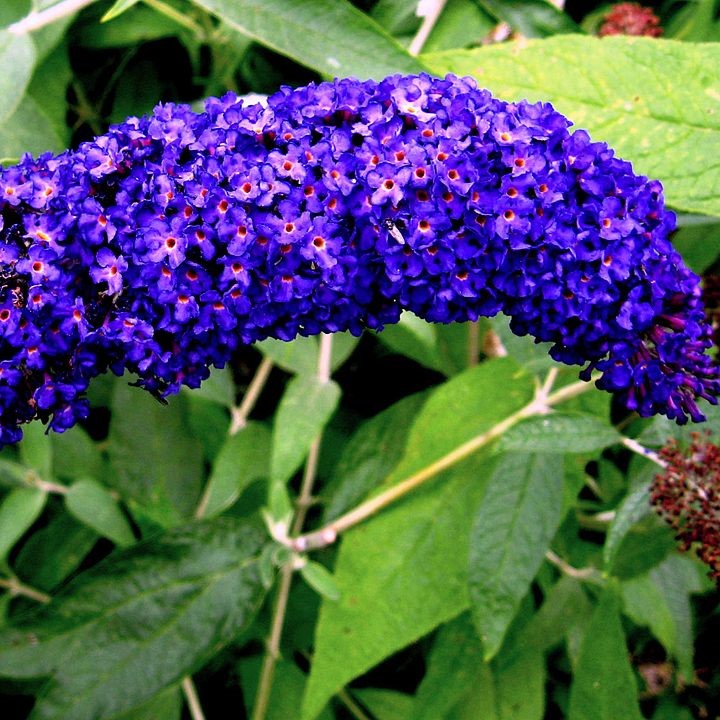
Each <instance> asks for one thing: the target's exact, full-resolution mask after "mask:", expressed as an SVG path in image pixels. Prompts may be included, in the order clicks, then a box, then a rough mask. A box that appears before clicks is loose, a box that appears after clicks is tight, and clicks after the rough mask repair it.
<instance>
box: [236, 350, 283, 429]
mask: <svg viewBox="0 0 720 720" xmlns="http://www.w3.org/2000/svg"><path fill="white" fill-rule="evenodd" d="M272 367H273V361H272V360H271V359H270V358H268V357H264V358H263V359H262V362H261V363H260V365H258V369H257V370H256V371H255V375H254V377H253V379H252V380H251V381H250V384H249V385H248V389H247V390H246V391H245V395H243V399H242V402H241V403H240V405H239V406H238V407H234V408H233V409H232V411H231V412H232V422H231V423H230V429H229V430H228V433H229V434H230V435H235V434H236V433H238V432H239V431H240V430H242V429H243V428H244V427H245V426H246V425H247V419H248V416H249V415H250V413H251V412H252V411H253V408H254V407H255V403H256V402H257V401H258V398H259V397H260V393H261V392H262V391H263V388H264V387H265V383H266V382H267V379H268V377H269V376H270V371H271V370H272Z"/></svg>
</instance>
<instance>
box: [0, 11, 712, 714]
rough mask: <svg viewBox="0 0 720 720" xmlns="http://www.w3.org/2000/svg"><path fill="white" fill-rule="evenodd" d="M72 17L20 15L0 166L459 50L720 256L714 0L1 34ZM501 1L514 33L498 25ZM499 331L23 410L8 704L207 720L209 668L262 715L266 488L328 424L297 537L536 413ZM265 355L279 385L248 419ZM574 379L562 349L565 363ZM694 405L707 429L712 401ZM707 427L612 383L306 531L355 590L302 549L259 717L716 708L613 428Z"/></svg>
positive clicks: (219, 701)
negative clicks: (345, 516) (252, 97)
mask: <svg viewBox="0 0 720 720" xmlns="http://www.w3.org/2000/svg"><path fill="white" fill-rule="evenodd" d="M53 5H58V3H54V2H52V0H36V2H34V3H31V2H30V0H5V2H4V3H3V4H2V5H0V26H5V27H8V28H10V29H9V30H3V31H1V32H0V57H2V60H3V62H2V65H3V69H4V70H3V74H2V75H1V76H0V90H1V92H0V96H1V97H2V98H3V103H2V107H0V157H2V158H3V159H4V162H5V163H11V162H12V161H13V160H14V159H17V158H19V157H20V155H21V154H22V153H24V152H32V153H39V152H42V151H46V150H54V151H58V150H60V149H62V148H64V147H66V146H69V145H74V144H77V143H78V142H80V141H82V140H83V139H86V138H88V137H92V136H93V135H94V134H97V133H101V132H102V131H103V130H104V128H106V127H107V125H108V124H109V123H111V122H113V121H119V120H121V119H122V118H124V117H126V116H128V115H131V114H141V113H144V112H148V111H150V110H151V109H152V107H153V106H154V105H155V104H156V103H157V102H158V101H159V100H164V101H186V102H191V103H195V102H198V101H199V99H201V98H202V97H205V96H207V95H212V94H219V93H222V92H224V91H225V90H227V89H232V90H235V91H237V92H240V93H247V92H255V93H269V92H272V91H273V90H274V89H275V88H277V87H278V85H280V84H284V83H289V84H303V83H305V82H308V81H310V80H317V79H320V78H322V77H331V76H335V75H358V76H360V77H375V78H379V77H382V76H384V75H387V74H390V73H393V72H416V71H419V70H423V69H425V70H428V71H431V72H434V73H445V72H448V71H452V72H456V73H461V74H472V75H475V76H476V77H477V78H478V79H479V80H480V82H481V83H482V84H485V85H486V86H487V87H489V88H490V89H491V90H493V91H494V92H495V93H496V94H497V95H498V96H500V97H503V98H506V99H513V98H521V97H527V98H530V99H544V100H550V101H552V102H553V103H555V104H556V106H557V108H558V109H559V110H561V111H562V112H564V113H565V114H567V115H568V116H569V117H571V118H573V119H574V121H575V122H576V123H577V124H578V125H580V126H583V127H587V128H588V129H589V130H590V131H591V133H592V134H593V136H594V137H595V138H597V139H602V140H606V141H608V142H609V143H610V144H611V145H612V146H613V147H615V148H617V150H618V153H619V154H620V155H622V156H623V157H625V158H627V159H630V160H632V161H633V163H634V165H635V167H636V169H637V170H638V171H639V172H642V173H646V174H649V175H651V176H654V177H658V178H659V179H661V180H662V181H663V183H664V185H665V187H666V192H667V198H668V201H669V203H670V204H671V205H672V207H673V208H675V209H676V210H677V211H678V212H679V213H680V215H679V219H680V226H681V229H680V230H679V232H678V233H677V235H676V238H675V242H676V244H677V245H678V247H679V248H680V249H681V250H682V251H683V253H684V255H685V257H686V258H687V260H688V262H689V263H690V265H691V266H692V267H693V269H694V270H696V271H697V272H705V271H710V270H712V269H713V267H714V268H715V269H717V266H716V263H717V256H718V252H719V251H720V162H719V161H718V160H717V158H718V157H720V72H719V71H718V68H720V50H719V49H718V47H719V46H718V45H717V44H715V42H716V41H718V40H720V19H718V7H717V5H718V3H716V2H714V0H710V1H707V0H696V1H694V2H667V3H664V4H661V5H658V6H657V8H656V9H657V11H658V12H659V13H660V16H661V18H662V20H663V25H664V27H665V37H666V38H667V39H663V40H655V39H649V38H639V39H630V38H624V37H615V38H609V39H603V40H599V39H597V38H595V37H593V36H592V33H593V31H594V30H595V29H596V27H597V25H598V22H599V18H600V17H601V15H602V12H603V11H604V6H591V5H589V4H587V3H583V4H579V3H577V4H572V3H568V8H567V11H566V12H563V11H560V10H557V9H556V8H555V7H553V6H552V5H550V4H549V3H546V2H544V0H535V1H534V2H513V1H512V0H504V1H503V0H498V1H497V2H496V1H492V2H473V1H470V0H449V1H448V2H447V4H446V6H445V8H444V10H443V12H442V14H441V15H440V17H439V20H438V22H437V23H436V25H435V27H434V29H433V31H432V33H431V34H430V36H429V38H428V40H427V42H426V43H425V45H424V48H423V53H422V55H421V56H420V57H417V58H416V57H413V56H411V55H410V54H409V53H408V52H407V50H406V47H407V45H408V43H409V42H410V40H411V39H412V38H413V36H414V35H415V33H416V32H417V30H418V27H419V24H420V20H419V19H418V18H417V17H416V15H415V9H416V3H415V2H412V1H409V0H408V1H406V0H378V1H377V2H372V1H369V0H366V1H362V2H356V3H354V4H350V3H349V2H346V1H345V0H312V1H310V0H196V1H195V2H193V3H191V2H189V1H187V0H141V1H134V0H120V1H119V2H116V3H114V4H113V3H111V2H100V1H98V2H94V3H89V4H88V6H87V7H86V8H85V9H83V10H82V11H81V12H78V13H71V14H68V15H65V16H63V17H61V18H60V19H58V20H57V21H56V22H53V23H51V24H48V25H45V26H44V27H42V28H41V29H39V30H37V31H34V32H32V33H31V34H26V33H21V34H16V33H14V32H12V24H13V23H14V22H16V21H18V20H20V19H22V18H23V17H25V16H26V15H27V14H28V13H29V12H30V11H31V10H34V11H42V10H43V9H47V8H48V7H51V6H53ZM501 21H503V22H506V23H508V25H509V26H510V27H511V29H512V30H514V31H516V32H517V33H518V34H519V35H521V36H522V39H520V40H519V41H515V42H509V43H499V44H488V43H487V39H488V38H489V36H490V34H491V33H492V32H493V30H494V29H495V28H496V27H497V25H498V23H499V22H501ZM199 107H200V105H198V108H199ZM490 331H492V332H493V333H495V335H496V336H497V337H499V339H500V340H501V342H502V343H503V345H504V346H505V348H506V349H507V351H508V356H507V357H505V358H491V357H489V356H490V355H491V354H492V353H490V352H486V353H485V354H481V356H480V359H481V362H480V363H479V364H478V365H475V364H474V359H475V358H473V362H469V360H468V357H469V355H468V344H469V342H471V338H472V333H473V332H474V331H471V330H470V329H469V328H468V327H466V326H430V325H426V324H425V323H423V322H421V321H419V320H417V318H414V317H412V316H410V315H406V316H405V317H404V318H403V321H402V322H401V323H400V324H399V325H398V326H395V327H392V328H388V329H387V330H386V331H385V332H383V333H382V334H379V335H378V334H373V333H366V334H365V335H364V336H363V337H362V338H361V339H356V338H352V337H349V336H344V335H338V336H336V337H335V338H334V344H333V359H332V371H333V380H332V381H327V380H326V379H323V378H322V377H319V376H318V369H317V367H318V347H319V346H318V342H317V340H316V339H314V338H312V339H303V340H298V341H295V342H293V343H289V344H286V343H281V342H274V341H268V342H265V343H261V344H260V346H259V347H257V348H247V349H245V350H244V351H243V352H242V353H240V354H238V356H237V357H236V358H235V360H234V362H233V364H232V367H229V368H226V369H225V370H223V371H219V372H216V373H214V375H213V377H212V378H211V380H210V381H209V382H208V383H207V384H206V385H205V386H204V387H203V388H202V389H200V390H198V391H192V392H187V393H185V392H183V393H182V394H181V395H180V396H178V397H177V398H175V399H173V400H172V401H171V403H170V405H169V406H168V407H164V406H161V405H160V404H158V403H156V402H155V401H154V400H153V399H152V398H151V397H149V396H146V395H144V394H142V393H140V392H139V391H138V390H136V389H134V388H129V387H128V385H127V379H117V378H110V377H106V378H101V379H99V381H98V382H96V383H95V385H94V386H93V387H92V393H91V400H92V404H93V411H92V414H91V417H90V420H89V421H88V422H87V423H86V424H85V426H84V427H82V428H81V427H78V428H75V429H73V430H72V431H70V432H68V433H66V434H64V435H51V436H45V434H44V429H43V428H42V427H39V426H29V427H27V429H26V438H25V439H24V440H23V442H22V443H21V444H20V445H19V446H18V447H17V448H11V449H6V450H4V451H3V452H2V454H0V590H3V591H4V592H2V593H1V594H0V627H1V628H2V630H1V631H0V694H2V700H1V701H0V702H1V703H2V704H1V705H0V707H2V715H3V718H8V719H10V718H25V717H28V716H29V717H32V718H35V719H39V718H42V719H49V718H55V719H61V718H72V719H73V720H83V719H87V720H90V719H91V718H114V720H120V719H121V718H122V720H142V719H144V718H163V719H166V718H167V720H175V719H176V718H181V717H190V713H191V712H192V713H193V717H195V718H197V717H199V715H198V714H197V713H198V710H197V709H191V703H189V702H186V699H187V697H188V692H189V691H188V688H189V686H190V684H189V682H188V680H186V679H185V678H188V677H190V676H194V683H195V686H196V687H197V691H198V693H199V698H200V703H201V705H202V707H203V709H204V712H205V715H206V716H207V717H208V718H221V717H228V716H232V717H238V718H242V717H244V716H245V713H247V714H248V716H250V713H251V712H252V707H253V701H254V698H255V695H256V686H257V681H258V675H259V673H260V665H261V661H262V656H263V651H264V643H265V639H266V637H267V636H268V632H269V627H270V623H271V617H272V613H273V597H274V594H275V593H276V588H277V582H275V583H274V584H273V579H272V577H273V561H275V565H277V564H282V563H283V562H284V561H286V560H287V558H286V557H283V556H282V553H278V552H277V551H276V549H274V548H273V545H272V544H271V543H270V541H269V539H268V537H267V532H266V531H265V530H264V529H263V526H262V523H261V521H260V509H261V508H262V507H264V506H267V505H269V507H270V512H271V513H272V514H274V515H275V516H276V517H277V515H278V514H279V513H281V510H280V509H278V506H279V505H281V504H282V502H283V500H284V488H285V487H287V488H288V489H289V497H291V498H292V497H294V496H295V495H296V493H297V492H298V488H299V482H300V477H301V475H302V472H303V470H302V468H303V464H304V463H305V462H306V459H307V458H308V456H310V457H313V453H314V450H313V449H312V448H313V445H314V444H317V441H318V439H319V438H320V437H321V438H322V440H321V443H320V445H319V447H320V448H321V450H320V455H319V466H318V468H317V482H316V492H315V494H316V495H317V500H318V502H317V504H316V505H314V506H313V507H312V508H311V509H310V512H309V516H308V522H307V525H306V527H308V528H312V527H319V526H320V525H322V524H323V523H324V522H327V521H329V520H331V519H333V518H336V517H338V516H340V515H342V513H343V512H345V511H347V510H348V509H350V508H351V507H353V506H354V505H357V504H358V503H359V502H360V501H362V499H363V498H365V497H366V496H367V495H368V494H372V493H373V492H376V491H377V489H378V488H379V487H385V486H391V485H392V484H393V483H396V482H398V481H400V480H402V479H403V478H404V477H407V476H408V475H410V474H412V473H413V472H415V471H416V470H420V469H422V468H424V467H426V466H428V465H429V464H431V463H432V462H433V461H435V460H437V458H438V457H440V456H442V455H444V454H445V453H446V452H448V451H450V450H452V449H453V448H455V447H457V446H459V445H461V444H462V443H463V442H465V441H466V440H468V439H471V438H473V437H477V436H478V435H479V434H482V433H483V432H484V431H485V430H487V429H488V428H490V427H492V426H494V425H495V424H497V423H498V422H500V421H502V420H503V419H504V418H505V417H507V416H508V415H510V414H512V413H513V412H516V411H517V410H518V409H519V408H520V407H522V406H523V405H524V404H525V403H526V402H528V401H529V400H530V399H531V398H532V395H533V389H534V387H536V385H537V384H538V383H542V382H543V380H544V378H545V377H546V376H547V372H548V371H549V369H550V368H551V367H552V363H551V361H550V360H549V358H548V357H547V356H546V354H545V352H544V349H543V348H542V347H537V346H534V345H533V344H532V343H529V342H526V340H524V339H520V338H515V337H513V336H512V335H510V334H509V333H508V330H507V327H506V324H505V322H504V320H503V319H502V318H500V319H493V320H491V321H484V322H483V323H482V324H481V326H480V332H481V336H482V335H487V334H488V333H489V332H490ZM485 350H486V351H487V350H488V347H487V346H485ZM469 365H472V367H469ZM258 370H259V372H260V373H261V374H262V373H267V372H269V377H268V378H267V381H266V382H265V383H264V384H263V385H262V391H261V394H260V396H259V399H258V401H257V403H256V404H254V405H253V407H252V408H248V407H247V405H243V398H244V397H245V393H246V391H247V389H248V386H251V387H257V386H258V385H259V384H260V383H257V384H256V385H254V386H253V378H257V377H258V375H257V374H256V373H257V372H258ZM574 379H575V377H574V371H573V370H572V369H569V368H561V369H560V373H559V376H558V378H557V381H556V383H557V386H563V385H566V384H568V383H571V382H573V380H574ZM248 410H251V412H250V414H249V415H248V413H247V411H248ZM707 427H708V429H709V430H710V431H711V432H712V433H713V434H714V437H715V439H716V440H717V438H718V434H720V413H718V412H716V411H715V410H711V412H710V413H709V423H708V426H707ZM688 433H689V430H688V429H680V428H678V427H676V426H674V425H672V424H671V423H668V422H665V421H664V420H663V419H655V420H639V419H637V418H635V417H632V416H630V417H628V416H626V415H623V414H622V413H621V412H619V411H618V409H617V408H614V407H613V406H612V404H611V401H610V397H609V396H607V395H606V394H603V393H599V392H597V391H591V392H590V393H587V394H584V395H582V396H580V397H578V398H575V399H573V400H571V401H569V402H566V403H564V404H562V405H561V406H559V407H558V408H557V409H556V411H555V412H554V413H552V414H550V415H547V416H543V417H541V418H540V417H535V418H530V419H529V420H526V421H524V423H523V424H521V425H518V426H516V427H515V428H513V429H511V430H509V431H508V432H507V433H505V434H504V435H503V436H502V437H501V439H500V440H499V441H497V442H496V443H494V444H493V445H491V446H489V447H486V448H484V449H483V450H481V451H479V452H477V453H475V454H473V455H472V456H470V457H469V458H467V459H465V460H463V461H462V462H459V463H457V464H455V465H453V466H452V467H451V468H450V469H447V470H445V471H444V472H443V473H441V475H440V476H439V477H437V478H436V479H434V480H433V481H432V482H431V483H429V484H427V485H426V486H424V487H423V488H422V489H420V490H419V491H417V492H415V493H414V494H412V495H410V496H408V497H407V498H405V499H403V500H402V501H400V502H398V503H397V504H395V505H393V506H392V507H390V508H388V509H386V510H385V511H383V512H382V513H381V514H379V515H378V516H376V517H375V518H373V519H371V520H369V521H367V522H365V523H363V524H361V525H360V526H358V527H357V528H354V529H352V530H351V531H349V532H347V534H346V535H344V536H343V538H342V542H341V544H340V547H339V549H338V548H337V547H331V548H328V549H326V550H322V551H320V552H318V553H314V554H313V559H314V560H315V561H317V563H319V564H321V565H322V566H323V567H325V568H328V569H330V570H332V572H333V574H334V579H333V580H330V579H329V578H328V577H326V575H325V574H323V572H322V570H321V569H319V568H318V565H311V566H309V567H310V569H307V568H306V569H305V572H304V573H303V575H304V579H305V580H307V581H308V582H309V583H310V584H312V585H314V586H316V589H313V588H312V587H311V586H310V584H308V583H307V582H303V580H301V579H300V578H299V577H298V578H295V580H294V582H293V584H292V589H291V592H290V596H289V605H288V609H287V616H286V622H285V630H284V632H283V634H282V638H281V643H280V649H281V658H280V659H279V662H278V664H277V670H276V676H275V684H274V688H273V693H272V696H271V700H270V706H269V709H268V713H267V717H271V718H276V719H278V720H280V719H290V718H300V717H302V718H303V720H311V718H315V717H321V718H323V720H327V719H328V718H332V717H337V718H352V717H355V718H376V720H421V719H422V718H424V719H425V720H441V719H442V718H447V719H448V720H461V719H464V718H482V719H485V718H488V719H489V720H495V719H497V720H505V719H507V720H510V719H512V720H534V719H537V720H540V719H541V718H560V717H569V718H570V719H571V720H600V719H605V718H607V719H608V720H610V718H612V719H613V720H616V719H617V718H628V719H632V718H640V717H647V718H653V719H654V720H670V719H675V718H677V719H678V720H689V719H690V718H705V717H717V716H718V714H719V713H720V704H719V703H718V692H719V690H720V667H719V663H718V651H717V648H716V642H715V640H714V638H717V633H718V631H719V630H720V614H719V611H718V607H719V602H718V599H719V598H718V594H717V592H716V591H715V590H714V588H713V586H712V584H711V583H710V582H709V581H708V580H707V578H706V577H705V568H703V567H702V566H701V565H700V564H699V563H698V562H697V561H696V560H695V559H694V558H692V557H690V556H687V555H680V554H679V553H678V552H677V551H676V549H675V543H674V540H673V537H672V532H671V531H670V530H669V529H668V528H666V527H665V526H663V525H662V523H661V522H660V521H659V520H658V519H657V518H656V517H655V516H654V514H653V513H652V511H651V509H650V507H649V504H648V502H647V493H648V491H647V488H648V483H649V481H650V479H651V478H652V476H653V474H654V473H655V471H656V470H657V468H656V467H655V466H653V464H652V463H651V462H650V461H649V460H647V459H646V458H643V457H640V456H638V455H637V454H633V453H632V452H631V451H630V450H629V449H628V447H627V444H623V442H622V441H623V438H633V439H637V440H639V441H640V442H642V443H643V444H645V445H647V446H650V447H654V448H657V447H659V446H661V445H662V444H664V443H665V442H666V441H667V439H668V438H669V437H670V436H674V437H678V438H680V439H682V440H687V439H688V436H689V435H688ZM269 488H272V489H273V491H272V492H271V493H269ZM269 495H270V499H269V500H268V496H269ZM317 589H319V590H320V592H321V593H322V594H324V595H325V596H326V597H322V595H319V594H318V593H317V592H316V590H317ZM336 590H337V591H338V593H339V599H338V598H337V597H333V598H330V597H327V595H333V596H334V595H335V591H336ZM51 596H52V598H53V600H52V602H48V601H49V600H50V597H51ZM184 679H185V680H184ZM256 713H257V710H256Z"/></svg>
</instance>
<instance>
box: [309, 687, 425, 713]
mask: <svg viewBox="0 0 720 720" xmlns="http://www.w3.org/2000/svg"><path fill="white" fill-rule="evenodd" d="M353 695H354V696H355V697H356V698H358V700H360V702H362V704H363V705H364V706H365V707H366V708H367V709H368V710H369V711H370V712H371V713H372V714H373V717H375V718H377V720H407V718H408V717H410V712H411V710H412V707H413V698H412V696H410V695H407V694H406V693H401V692H396V691H395V690H378V689H377V688H364V689H362V690H353ZM321 717H322V716H321Z"/></svg>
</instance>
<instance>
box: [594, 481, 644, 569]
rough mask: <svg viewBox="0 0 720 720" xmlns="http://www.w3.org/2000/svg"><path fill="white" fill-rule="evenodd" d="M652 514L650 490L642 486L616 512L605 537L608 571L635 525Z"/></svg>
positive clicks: (605, 561) (606, 567)
mask: <svg viewBox="0 0 720 720" xmlns="http://www.w3.org/2000/svg"><path fill="white" fill-rule="evenodd" d="M651 514H652V507H651V505H650V488H649V486H648V485H647V484H643V485H640V486H639V487H636V488H635V489H634V490H632V491H631V492H630V493H628V495H627V496H626V497H625V499H624V500H623V501H622V502H621V503H620V505H619V506H618V509H617V510H616V511H615V517H614V518H613V519H612V522H611V523H610V526H609V527H608V531H607V535H606V536H605V546H604V547H603V562H604V564H605V569H606V570H609V569H610V568H611V567H612V566H613V563H614V562H615V557H616V555H617V551H618V549H619V548H620V545H621V544H622V541H623V540H624V539H625V536H626V535H627V534H628V532H629V531H630V529H631V528H632V527H633V525H635V524H636V523H638V522H639V521H640V520H643V519H644V518H646V517H648V516H649V515H651Z"/></svg>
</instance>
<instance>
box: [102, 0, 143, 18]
mask: <svg viewBox="0 0 720 720" xmlns="http://www.w3.org/2000/svg"><path fill="white" fill-rule="evenodd" d="M138 2H140V0H115V2H114V3H113V4H112V7H111V8H110V9H109V10H108V11H107V12H106V13H105V14H104V15H103V16H102V18H100V22H103V23H104V22H108V20H113V19H114V18H116V17H117V16H118V15H122V14H123V13H124V12H125V11H126V10H129V9H130V8H131V7H132V6H133V5H137V3H138Z"/></svg>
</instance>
